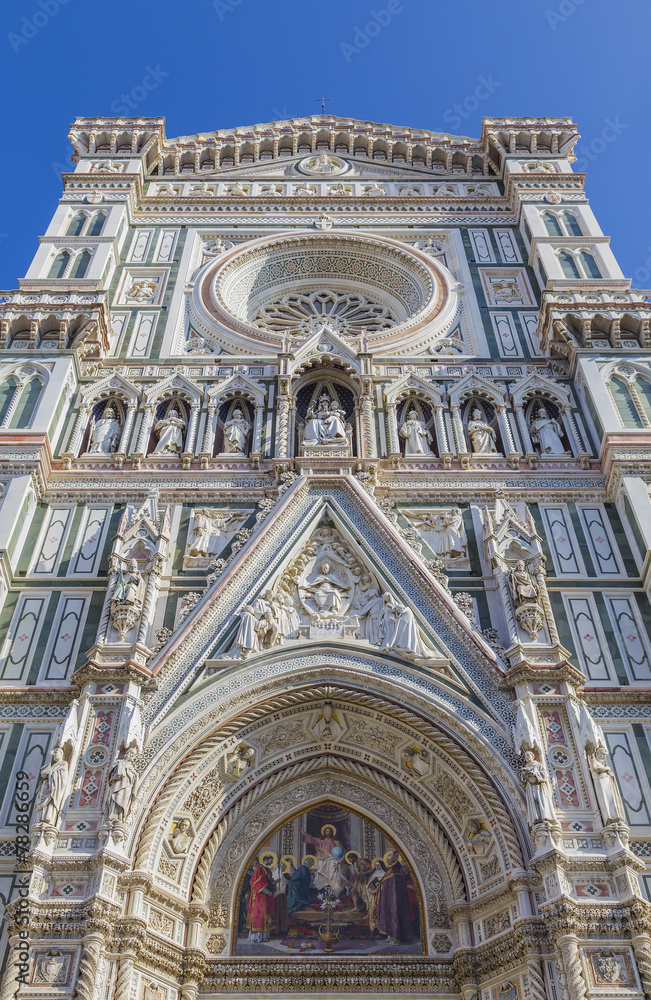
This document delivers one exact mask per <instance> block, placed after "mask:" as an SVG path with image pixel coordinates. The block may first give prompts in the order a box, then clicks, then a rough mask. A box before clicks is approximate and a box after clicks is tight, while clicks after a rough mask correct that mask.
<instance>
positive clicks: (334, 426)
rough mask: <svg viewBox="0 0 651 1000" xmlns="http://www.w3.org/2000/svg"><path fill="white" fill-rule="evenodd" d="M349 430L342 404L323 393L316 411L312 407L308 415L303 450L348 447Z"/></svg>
mask: <svg viewBox="0 0 651 1000" xmlns="http://www.w3.org/2000/svg"><path fill="white" fill-rule="evenodd" d="M348 437H349V428H348V425H347V424H346V417H345V414H344V411H343V409H342V407H341V404H340V403H338V402H337V400H336V399H331V398H330V396H329V395H328V394H327V393H323V394H322V396H321V397H320V399H319V403H318V406H317V407H316V409H315V408H314V407H312V406H311V407H310V408H309V410H308V411H307V414H306V422H305V429H304V432H303V449H305V448H314V447H318V446H319V445H340V446H341V445H346V444H347V442H348Z"/></svg>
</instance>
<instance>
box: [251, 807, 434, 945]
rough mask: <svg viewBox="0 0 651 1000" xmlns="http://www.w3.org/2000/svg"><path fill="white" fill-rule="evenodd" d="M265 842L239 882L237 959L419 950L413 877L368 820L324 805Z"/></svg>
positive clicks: (397, 852) (399, 856)
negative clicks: (304, 953) (301, 953)
mask: <svg viewBox="0 0 651 1000" xmlns="http://www.w3.org/2000/svg"><path fill="white" fill-rule="evenodd" d="M328 816H330V817H331V820H326V821H325V822H324V819H325V818H326V817H328ZM289 843H291V844H292V846H293V854H292V853H290V854H285V855H284V856H283V858H281V862H282V861H283V860H284V861H285V862H286V863H285V864H282V863H279V862H278V861H277V858H278V857H279V852H280V851H281V848H285V849H286V847H287V846H288V845H289ZM265 844H266V845H267V846H264V847H262V848H259V849H258V850H257V852H256V854H255V856H254V858H253V861H252V862H251V863H250V864H249V865H248V867H247V869H246V871H245V872H244V875H243V876H242V879H241V882H240V887H239V899H240V919H239V927H240V933H239V937H238V940H237V945H236V952H237V954H238V955H263V954H266V955H272V954H273V955H278V954H283V953H284V954H291V953H292V951H295V950H297V949H298V950H301V951H302V950H305V949H308V950H314V951H315V952H322V951H323V950H324V949H325V950H326V951H330V950H331V948H333V949H334V951H335V952H336V953H338V954H341V955H370V954H373V955H377V954H393V953H395V952H399V953H400V952H408V953H413V954H420V953H421V950H422V946H421V933H420V928H421V912H420V894H419V891H418V888H417V885H416V882H415V879H414V875H413V873H412V871H411V868H410V867H409V866H408V865H407V864H406V862H405V860H404V857H403V856H402V854H401V853H400V851H399V849H398V848H396V847H395V846H393V845H392V844H391V843H390V842H389V841H388V840H387V839H386V836H385V834H384V833H382V832H381V831H380V830H379V829H378V828H377V827H376V826H375V825H374V824H373V823H371V822H369V820H366V819H362V817H360V816H358V815H357V814H355V813H353V812H351V811H350V810H348V809H345V808H341V807H339V806H337V805H336V804H334V803H324V804H323V805H321V806H318V807H316V808H314V809H312V810H309V811H307V812H305V813H303V814H302V815H300V816H297V817H295V819H293V820H291V821H290V823H289V824H285V826H284V827H283V828H282V829H281V830H278V831H277V832H276V833H274V834H272V835H271V837H269V838H267V840H266V841H265ZM303 851H306V852H307V853H305V854H303V855H302V861H301V862H300V864H298V863H295V858H298V857H300V856H301V854H302V852H303ZM281 895H282V899H281V898H280V897H281ZM278 907H280V909H279V910H278ZM324 921H325V923H324ZM326 924H327V925H328V926H329V928H330V930H329V931H326V930H325V929H324V927H325V926H326ZM333 928H334V929H333ZM335 937H336V943H334V944H333V943H332V940H333V939H334V938H335ZM328 942H330V943H328Z"/></svg>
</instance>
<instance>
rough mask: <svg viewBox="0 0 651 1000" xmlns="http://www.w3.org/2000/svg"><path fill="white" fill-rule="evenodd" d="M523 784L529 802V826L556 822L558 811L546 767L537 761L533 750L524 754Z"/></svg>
mask: <svg viewBox="0 0 651 1000" xmlns="http://www.w3.org/2000/svg"><path fill="white" fill-rule="evenodd" d="M522 784H523V785H524V790H525V795H526V800H527V822H528V823H529V826H533V825H534V824H535V823H542V822H544V820H549V821H551V822H554V821H555V820H556V810H555V808H554V799H553V798H552V791H551V788H550V787H549V782H548V780H547V772H546V770H545V765H544V764H542V763H541V762H540V761H539V760H536V758H535V756H534V755H533V753H532V752H531V750H525V752H524V767H523V768H522Z"/></svg>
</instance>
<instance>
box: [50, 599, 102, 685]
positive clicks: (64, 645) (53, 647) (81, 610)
mask: <svg viewBox="0 0 651 1000" xmlns="http://www.w3.org/2000/svg"><path fill="white" fill-rule="evenodd" d="M89 601H90V595H88V594H80V593H79V592H75V593H74V594H61V597H60V598H59V606H58V608H57V612H56V616H55V619H54V624H53V625H52V630H51V633H50V640H49V642H48V646H47V649H46V651H45V656H44V657H43V664H42V666H41V678H40V679H42V680H64V679H65V678H66V677H68V676H69V674H70V673H71V672H72V671H73V670H74V668H75V663H76V659H77V653H78V651H79V645H80V642H81V636H82V632H83V625H84V621H85V619H86V609H87V607H88V603H89Z"/></svg>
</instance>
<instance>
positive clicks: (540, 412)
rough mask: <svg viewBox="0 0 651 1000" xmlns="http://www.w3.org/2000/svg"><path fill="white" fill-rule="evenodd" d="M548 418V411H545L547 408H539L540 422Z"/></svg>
mask: <svg viewBox="0 0 651 1000" xmlns="http://www.w3.org/2000/svg"><path fill="white" fill-rule="evenodd" d="M547 416H548V414H547V410H546V409H545V407H544V406H539V407H538V419H539V420H544V419H545V418H546V417H547Z"/></svg>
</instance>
